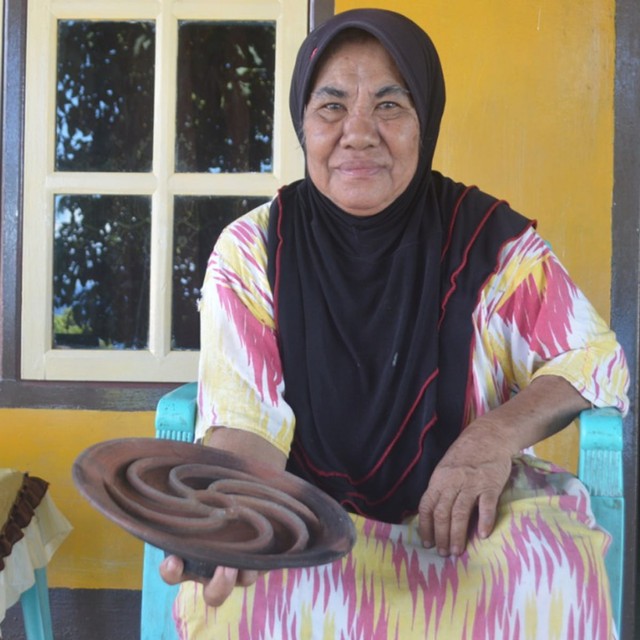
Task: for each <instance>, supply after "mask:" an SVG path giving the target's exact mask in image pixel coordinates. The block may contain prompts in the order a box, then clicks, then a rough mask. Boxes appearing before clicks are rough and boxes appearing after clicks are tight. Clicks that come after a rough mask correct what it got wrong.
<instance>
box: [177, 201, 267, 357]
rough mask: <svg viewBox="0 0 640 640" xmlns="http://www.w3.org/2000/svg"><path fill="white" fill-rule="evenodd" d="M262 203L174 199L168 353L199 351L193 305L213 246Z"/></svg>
mask: <svg viewBox="0 0 640 640" xmlns="http://www.w3.org/2000/svg"><path fill="white" fill-rule="evenodd" d="M266 200H267V198H264V197H262V198H242V197H225V198H216V197H185V196H183V197H179V198H176V200H175V215H174V220H175V223H174V236H173V238H174V240H173V255H174V261H173V314H172V317H173V327H172V333H171V335H172V346H171V348H172V349H199V348H200V318H199V317H198V311H197V303H198V299H199V298H200V287H201V285H202V281H203V279H204V273H205V271H206V268H207V261H208V259H209V255H210V254H211V250H212V249H213V245H214V243H215V241H216V239H217V238H218V235H219V234H220V232H221V231H222V229H223V228H224V227H225V226H226V225H228V224H229V223H230V222H231V221H232V220H235V219H236V218H237V217H239V216H241V215H242V214H243V213H247V211H251V209H253V208H255V207H257V206H258V205H260V204H262V203H263V202H265V201H266Z"/></svg>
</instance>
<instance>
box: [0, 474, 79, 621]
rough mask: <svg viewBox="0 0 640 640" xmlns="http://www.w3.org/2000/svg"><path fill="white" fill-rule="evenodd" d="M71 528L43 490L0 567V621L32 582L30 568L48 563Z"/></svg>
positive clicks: (32, 573) (32, 572)
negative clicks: (28, 519)
mask: <svg viewBox="0 0 640 640" xmlns="http://www.w3.org/2000/svg"><path fill="white" fill-rule="evenodd" d="M7 471H8V470H0V473H6V472H7ZM71 529H72V527H71V524H70V523H69V521H68V520H67V519H66V518H65V517H64V516H63V515H62V513H61V512H60V511H59V509H58V508H57V507H56V505H55V504H54V502H53V500H52V499H51V496H50V495H49V492H48V491H47V493H45V495H44V497H43V498H42V500H41V502H40V504H39V505H38V506H37V507H36V508H35V510H34V515H33V517H32V519H31V522H30V523H29V524H28V525H27V527H25V528H24V529H23V530H22V531H23V532H24V537H23V538H22V539H21V540H19V541H18V542H17V543H16V544H14V545H13V548H12V550H11V554H10V555H9V556H7V557H6V558H4V564H5V567H4V569H3V570H2V571H0V622H2V620H4V617H5V613H6V610H7V609H8V608H9V607H10V606H12V605H13V604H15V603H16V602H17V601H18V600H19V598H20V595H21V594H22V593H23V592H24V591H26V590H27V589H29V588H30V587H32V586H33V584H34V582H35V577H34V571H35V570H36V569H41V568H42V567H45V566H46V565H47V564H48V563H49V561H50V560H51V557H52V556H53V554H54V553H55V551H56V549H57V548H58V547H59V546H60V544H61V543H62V542H63V541H64V539H65V538H66V537H67V535H68V534H69V532H70V531H71Z"/></svg>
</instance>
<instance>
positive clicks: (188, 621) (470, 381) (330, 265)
mask: <svg viewBox="0 0 640 640" xmlns="http://www.w3.org/2000/svg"><path fill="white" fill-rule="evenodd" d="M443 108H444V82H443V77H442V71H441V67H440V63H439V60H438V56H437V54H436V51H435V49H434V47H433V45H432V43H431V41H430V39H429V38H428V36H427V35H426V34H425V33H424V32H423V31H422V30H421V29H420V28H419V27H418V26H417V25H415V24H414V23H412V22H411V21H410V20H408V19H407V18H405V17H403V16H401V15H399V14H396V13H392V12H387V11H378V10H355V11H350V12H346V13H343V14H340V15H338V16H336V17H334V18H332V19H331V20H329V21H328V22H327V23H325V24H324V25H323V26H321V27H320V28H318V29H317V30H316V31H314V32H313V33H312V34H311V35H310V36H309V37H308V38H307V40H306V41H305V42H304V44H303V45H302V48H301V50H300V52H299V55H298V59H297V63H296V67H295V71H294V76H293V83H292V88H291V115H292V118H293V122H294V124H295V127H296V130H297V132H298V135H299V138H300V141H301V144H302V145H303V148H304V152H305V159H306V176H307V177H306V178H305V179H304V180H302V181H300V182H297V183H295V184H292V185H289V186H287V187H285V188H283V189H282V190H281V191H280V193H279V194H278V196H277V197H276V198H275V199H274V200H273V202H271V203H269V204H267V205H265V206H263V207H260V208H258V209H256V210H255V211H252V212H250V213H249V214H247V215H246V216H244V217H242V218H240V219H239V220H237V221H236V222H234V223H233V224H231V225H230V226H229V227H228V228H227V229H226V230H225V231H224V232H223V234H222V235H221V237H220V239H219V240H218V242H217V244H216V247H215V249H214V251H213V254H212V256H211V260H210V262H209V267H208V272H207V277H206V281H205V284H204V288H203V299H202V306H201V314H202V357H201V369H200V383H199V398H198V399H199V410H200V411H199V413H200V415H199V418H200V420H199V423H200V433H199V435H200V437H201V438H202V440H203V442H204V443H205V444H208V445H211V446H215V447H219V448H222V449H227V450H230V451H233V452H236V453H239V454H240V455H244V456H255V457H257V458H259V459H260V460H261V461H262V463H263V464H268V465H272V466H273V467H275V468H278V469H285V468H286V469H288V470H289V471H291V472H293V473H294V474H296V475H298V476H300V477H302V478H304V479H306V480H308V481H309V482H311V483H313V484H314V485H316V486H318V487H320V488H321V489H323V490H324V491H325V492H327V493H328V494H329V495H331V496H332V497H333V498H334V499H335V500H337V501H338V502H339V503H341V504H342V505H343V506H344V507H345V508H346V509H347V510H348V511H349V512H350V513H351V514H352V518H353V520H354V522H355V525H356V530H357V532H358V536H357V541H356V545H355V547H354V549H353V550H352V552H351V553H350V554H349V555H348V556H346V557H345V558H344V559H342V560H340V561H336V562H334V563H333V564H329V565H325V566H320V567H314V568H311V569H295V570H293V569H292V570H279V571H272V572H268V573H266V574H263V575H258V574H256V573H255V572H250V571H237V570H236V569H231V568H226V567H218V569H217V570H216V572H215V574H214V575H213V577H212V578H211V579H210V580H203V581H201V582H190V581H185V582H184V583H183V586H182V588H181V593H180V596H179V597H178V600H177V602H176V607H175V614H176V618H177V620H178V628H179V630H180V632H181V634H182V637H184V638H189V639H190V640H192V639H193V638H218V637H219V638H241V639H243V640H245V639H247V638H255V639H257V638H260V639H262V638H278V639H280V638H301V639H308V638H345V639H346V638H349V639H362V640H371V639H372V638H401V639H402V640H406V639H410V638H439V639H443V638H444V639H453V638H455V639H459V638H474V639H479V638H487V639H489V640H495V639H501V638H541V639H544V640H549V639H551V638H558V639H567V638H572V637H575V638H590V639H600V638H610V637H614V636H615V630H614V628H613V623H612V621H611V610H610V603H609V596H608V582H607V577H606V573H605V569H604V564H603V557H604V554H605V552H606V549H607V545H608V536H607V534H606V533H605V532H603V531H602V530H600V529H598V527H597V526H596V524H595V523H594V521H593V516H592V514H591V511H590V507H589V500H588V494H587V492H586V490H585V489H584V487H583V486H582V485H581V484H580V483H579V482H578V481H577V480H576V479H575V478H573V477H572V476H570V475H569V474H568V473H566V472H563V471H562V470H560V469H557V468H554V467H552V466H551V465H549V464H547V463H545V462H542V461H540V460H537V459H535V458H533V457H531V456H527V455H524V454H523V453H522V452H523V450H525V449H526V448H527V447H530V446H531V445H533V444H534V443H536V442H538V441H539V440H541V439H543V438H545V437H547V436H549V435H551V434H553V433H555V432H557V431H558V430H559V429H561V428H563V427H564V426H566V425H567V424H568V423H570V422H571V420H572V419H573V418H575V417H576V415H577V414H578V413H579V412H580V411H581V410H582V409H584V408H587V407H589V406H590V405H595V406H604V405H613V406H617V407H618V408H619V409H621V410H622V411H625V410H626V409H627V398H626V395H625V392H626V385H627V384H628V373H627V369H626V365H625V360H624V356H623V354H622V352H621V349H620V347H619V345H618V344H617V343H616V341H615V337H614V335H613V334H612V333H611V331H610V330H609V329H608V328H607V326H606V325H605V323H604V322H603V321H602V320H601V319H600V318H599V317H598V315H597V314H596V312H595V310H594V309H593V308H592V307H591V306H590V304H589V303H588V302H587V300H586V299H585V298H584V296H583V295H582V293H581V292H580V291H579V290H578V289H577V287H576V286H575V285H574V284H573V283H572V282H571V280H570V279H569V277H568V276H567V273H566V272H565V270H564V269H563V267H562V266H561V265H560V264H559V262H558V261H557V259H556V257H555V256H554V255H553V254H552V252H551V251H550V250H549V248H548V247H547V246H546V244H545V243H544V241H543V240H542V239H541V238H540V236H538V235H537V233H536V231H535V230H534V225H533V223H532V222H531V221H529V220H527V219H526V218H524V217H522V216H521V215H519V214H517V213H515V212H514V211H512V210H511V209H510V208H509V206H508V205H507V204H506V203H505V202H503V201H500V200H496V199H495V198H493V197H490V196H488V195H486V194H484V193H482V192H481V191H479V190H478V189H476V188H473V187H465V186H464V185H462V184H459V183H456V182H454V181H452V180H450V179H448V178H445V177H443V176H442V175H441V174H439V173H437V172H436V171H434V170H433V169H432V166H431V164H432V159H433V154H434V149H435V145H436V140H437V137H438V131H439V126H440V120H441V117H442V113H443ZM161 570H162V574H163V577H164V578H165V580H167V581H168V582H172V583H175V582H179V581H181V580H182V579H183V576H182V575H181V572H182V563H181V561H180V560H179V559H178V558H175V557H171V558H168V559H167V560H166V561H165V563H164V565H163V567H162V569H161Z"/></svg>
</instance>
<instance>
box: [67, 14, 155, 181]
mask: <svg viewBox="0 0 640 640" xmlns="http://www.w3.org/2000/svg"><path fill="white" fill-rule="evenodd" d="M154 57H155V24H154V23H153V22H104V21H101V22H97V21H96V22H94V21H68V20H67V21H62V20H61V21H59V22H58V57H57V97H56V157H55V160H56V169H57V170H58V171H135V172H139V171H150V169H151V161H152V150H153V88H154V68H155V62H154Z"/></svg>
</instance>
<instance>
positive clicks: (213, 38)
mask: <svg viewBox="0 0 640 640" xmlns="http://www.w3.org/2000/svg"><path fill="white" fill-rule="evenodd" d="M275 37H276V31H275V25H274V23H272V22H263V23H257V22H181V23H180V26H179V36H178V98H177V99H178V104H177V111H176V114H177V116H176V117H177V123H176V129H177V132H176V135H177V138H176V171H179V172H197V173H218V172H223V173H234V172H245V171H251V172H269V171H271V170H272V166H273V160H272V156H273V145H272V137H273V99H274V89H273V87H274V65H275Z"/></svg>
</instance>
